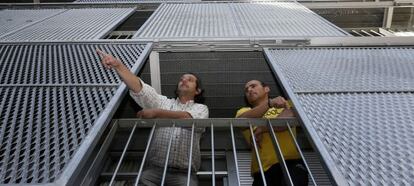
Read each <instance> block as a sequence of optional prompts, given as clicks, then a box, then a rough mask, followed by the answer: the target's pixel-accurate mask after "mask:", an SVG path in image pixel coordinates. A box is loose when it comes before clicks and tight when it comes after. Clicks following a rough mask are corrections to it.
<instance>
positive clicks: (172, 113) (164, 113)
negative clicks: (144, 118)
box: [156, 109, 192, 119]
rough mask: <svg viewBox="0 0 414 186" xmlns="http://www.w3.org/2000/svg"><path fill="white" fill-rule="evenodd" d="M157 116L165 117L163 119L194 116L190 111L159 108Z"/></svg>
mask: <svg viewBox="0 0 414 186" xmlns="http://www.w3.org/2000/svg"><path fill="white" fill-rule="evenodd" d="M156 118H163V119H187V118H192V117H191V115H190V114H189V113H188V112H184V111H170V110H164V109H159V110H158V111H157V114H156Z"/></svg>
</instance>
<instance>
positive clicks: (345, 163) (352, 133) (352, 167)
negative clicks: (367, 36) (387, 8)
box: [265, 47, 414, 185]
mask: <svg viewBox="0 0 414 186" xmlns="http://www.w3.org/2000/svg"><path fill="white" fill-rule="evenodd" d="M265 53H266V55H267V57H268V60H269V63H270V64H271V66H272V67H273V70H274V71H275V74H276V75H277V76H278V78H279V80H280V81H281V82H282V84H283V86H284V87H285V89H286V91H287V92H288V94H289V97H290V98H291V99H292V101H293V103H294V105H295V106H296V108H297V111H298V113H299V115H300V117H301V119H302V121H303V123H304V127H305V128H306V130H307V132H308V133H309V134H310V135H311V138H312V140H313V143H314V144H315V145H316V147H317V148H318V150H319V152H320V153H321V155H322V157H323V160H324V162H325V165H326V166H327V167H328V169H329V171H330V173H331V175H332V177H333V178H334V180H335V182H336V183H337V184H339V185H342V184H349V185H412V184H414V182H413V179H412V178H413V176H414V156H413V154H414V148H413V147H412V144H414V128H413V124H414V122H413V121H414V118H413V116H414V109H413V107H412V105H413V104H414V90H413V85H414V84H413V82H412V79H413V77H414V73H413V70H412V69H413V68H414V63H413V62H412V61H413V60H412V59H413V57H414V56H413V55H412V53H413V51H412V48H391V47H388V48H387V47H383V48H303V49H300V48H297V49H265ZM299 76H300V78H299Z"/></svg>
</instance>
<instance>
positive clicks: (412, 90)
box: [295, 89, 414, 94]
mask: <svg viewBox="0 0 414 186" xmlns="http://www.w3.org/2000/svg"><path fill="white" fill-rule="evenodd" d="M393 92H398V93H412V92H414V89H408V90H378V91H373V90H344V91H342V90H341V91H320V90H315V91H313V90H309V91H295V93H296V94H333V93H335V94H347V93H393Z"/></svg>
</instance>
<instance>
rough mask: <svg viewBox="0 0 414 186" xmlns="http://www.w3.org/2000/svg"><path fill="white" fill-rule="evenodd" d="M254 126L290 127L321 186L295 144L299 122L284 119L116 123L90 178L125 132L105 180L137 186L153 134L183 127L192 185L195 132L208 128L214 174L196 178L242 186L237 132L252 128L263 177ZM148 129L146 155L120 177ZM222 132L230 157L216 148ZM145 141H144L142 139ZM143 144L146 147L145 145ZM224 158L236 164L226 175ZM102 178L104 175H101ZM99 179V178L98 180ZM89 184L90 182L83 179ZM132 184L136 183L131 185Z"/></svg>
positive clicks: (286, 173)
mask: <svg viewBox="0 0 414 186" xmlns="http://www.w3.org/2000/svg"><path fill="white" fill-rule="evenodd" d="M254 126H267V128H268V129H272V128H273V127H287V128H288V131H289V134H290V137H291V138H292V140H293V141H294V144H295V146H296V149H297V150H298V152H299V154H300V158H301V159H302V161H303V163H304V166H305V168H306V170H307V172H308V175H309V181H310V182H309V184H310V185H318V184H317V182H316V181H315V178H314V176H313V174H312V171H311V169H310V168H309V166H308V163H307V161H306V158H305V156H304V153H303V151H302V150H301V148H300V147H299V143H298V141H297V140H296V136H295V134H294V133H293V132H292V130H291V127H297V126H299V125H298V121H297V120H296V119H295V118H283V119H270V120H269V119H189V120H188V119H187V120H167V119H154V120H147V119H145V120H144V119H120V120H114V122H113V125H112V128H111V130H110V131H109V133H108V135H107V137H106V139H105V141H104V142H103V145H102V146H101V149H100V150H99V152H98V153H97V155H96V157H95V160H94V165H92V166H91V168H90V169H89V172H88V174H87V177H93V176H92V174H93V172H96V170H97V169H98V168H97V167H98V166H99V164H102V162H103V157H104V156H105V154H107V153H108V149H109V146H110V143H111V141H113V139H114V138H115V136H116V135H115V133H116V131H117V130H122V131H123V135H124V137H126V135H127V136H128V139H127V140H126V142H125V143H124V144H122V146H119V145H120V144H119V143H118V144H117V148H118V150H120V149H121V148H122V153H121V154H120V157H119V159H118V161H117V162H116V163H115V164H116V167H115V170H114V171H111V172H110V173H108V172H105V177H107V178H108V177H111V179H110V181H109V185H117V184H116V183H117V180H118V181H119V180H120V179H121V180H123V179H125V178H126V177H127V179H128V180H130V184H131V183H133V184H134V185H138V183H139V180H140V178H141V176H142V172H143V170H144V167H145V164H146V161H147V158H148V157H147V155H148V151H149V149H150V147H151V142H152V140H153V136H154V131H155V130H156V129H157V128H159V127H173V128H174V127H183V128H187V129H188V130H191V141H192V144H191V148H190V149H189V152H188V155H189V158H188V161H189V164H188V168H187V170H186V171H187V185H190V176H191V173H192V172H191V171H192V170H191V161H192V150H193V143H194V133H195V128H207V129H209V130H207V131H208V132H206V133H205V134H206V136H207V135H208V134H209V136H210V138H209V139H205V140H209V141H210V144H209V146H210V149H209V150H210V152H206V151H203V152H202V153H204V155H206V153H207V154H208V155H209V156H211V171H199V172H197V176H199V177H200V176H203V175H204V176H205V175H207V176H211V185H216V179H217V178H222V177H226V179H223V180H227V181H223V183H224V182H226V183H224V185H243V184H242V183H241V182H240V180H241V178H240V171H245V170H240V167H239V166H238V157H237V154H238V152H237V150H238V149H240V147H239V146H238V145H237V144H240V143H237V142H236V141H237V140H238V139H237V138H236V137H235V136H236V133H237V130H240V129H241V128H243V129H246V128H249V130H250V133H251V134H252V138H253V139H252V141H253V146H252V151H254V152H255V154H256V157H257V160H258V162H259V166H260V169H261V173H262V175H263V167H262V165H261V163H260V162H261V160H260V156H259V150H258V144H256V142H255V138H254V135H253V133H254V131H253V127H254ZM148 129H150V131H149V135H148V136H147V139H146V142H144V141H140V143H141V145H142V146H145V150H144V151H143V153H142V152H141V155H142V159H141V161H140V162H139V165H135V166H134V167H135V170H129V171H127V172H125V171H124V172H122V173H120V171H119V170H120V167H121V165H122V164H123V163H124V161H125V159H126V157H127V156H128V154H133V153H134V152H136V150H133V149H130V148H131V147H130V146H131V142H133V141H135V140H133V139H134V136H138V135H139V134H137V131H140V130H146V131H148ZM222 130H225V131H226V132H230V135H229V136H228V139H227V141H228V142H229V141H231V149H227V151H228V152H227V153H223V152H222V151H221V150H220V148H217V145H220V144H216V141H215V133H216V132H220V131H222ZM269 131H272V132H271V134H270V136H271V138H272V140H273V145H274V149H276V154H277V156H278V159H279V162H281V163H280V165H281V166H282V171H283V172H284V176H285V178H286V179H285V180H286V183H287V185H293V180H292V177H291V176H290V174H289V170H288V167H287V166H286V160H285V159H284V157H283V156H281V154H282V151H281V148H280V145H279V143H280V141H278V139H277V138H276V134H275V133H274V132H273V130H269ZM141 139H142V138H141ZM172 139H173V135H171V136H170V138H169V143H168V144H165V145H166V146H168V151H167V154H166V155H165V166H164V167H163V174H162V179H161V180H162V181H161V185H164V182H165V179H166V175H167V171H168V170H169V169H168V168H167V165H168V158H169V152H170V150H171V142H172ZM143 143H146V144H145V145H144V144H143ZM223 155H227V157H229V158H228V160H227V161H229V160H231V161H233V162H230V164H231V166H229V162H227V170H226V171H223V170H216V168H215V165H216V162H215V161H216V160H217V158H216V156H217V157H222V156H223ZM136 162H138V161H136ZM101 166H102V165H101ZM101 176H102V174H101ZM95 179H96V178H95ZM262 179H263V181H264V183H266V181H265V178H264V177H263V176H262ZM84 180H87V179H84ZM132 180H133V181H132ZM83 184H85V185H86V184H91V182H85V181H84V182H83ZM92 184H96V183H92Z"/></svg>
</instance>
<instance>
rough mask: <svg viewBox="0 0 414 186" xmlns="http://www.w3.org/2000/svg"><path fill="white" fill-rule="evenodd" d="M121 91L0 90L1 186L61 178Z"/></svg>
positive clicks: (15, 88) (47, 88)
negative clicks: (3, 185) (98, 120)
mask: <svg viewBox="0 0 414 186" xmlns="http://www.w3.org/2000/svg"><path fill="white" fill-rule="evenodd" d="M115 91H116V87H0V98H1V100H0V101H1V103H0V104H1V113H2V114H1V116H0V121H1V129H0V132H1V134H0V142H1V143H0V144H1V145H0V146H1V147H0V175H1V177H0V183H1V184H12V183H49V182H53V181H54V180H55V179H57V178H58V177H59V176H60V174H61V173H62V169H64V168H65V167H66V166H67V164H68V163H69V160H70V159H71V158H73V155H74V153H75V152H76V150H77V149H78V147H79V146H80V143H82V141H83V140H84V139H85V137H86V136H87V134H88V132H89V130H90V129H91V127H93V124H94V122H95V121H96V119H97V118H98V115H99V113H100V112H101V111H102V110H103V109H104V108H105V107H106V105H107V103H108V102H109V100H110V98H111V97H112V96H113V95H114V93H115Z"/></svg>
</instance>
